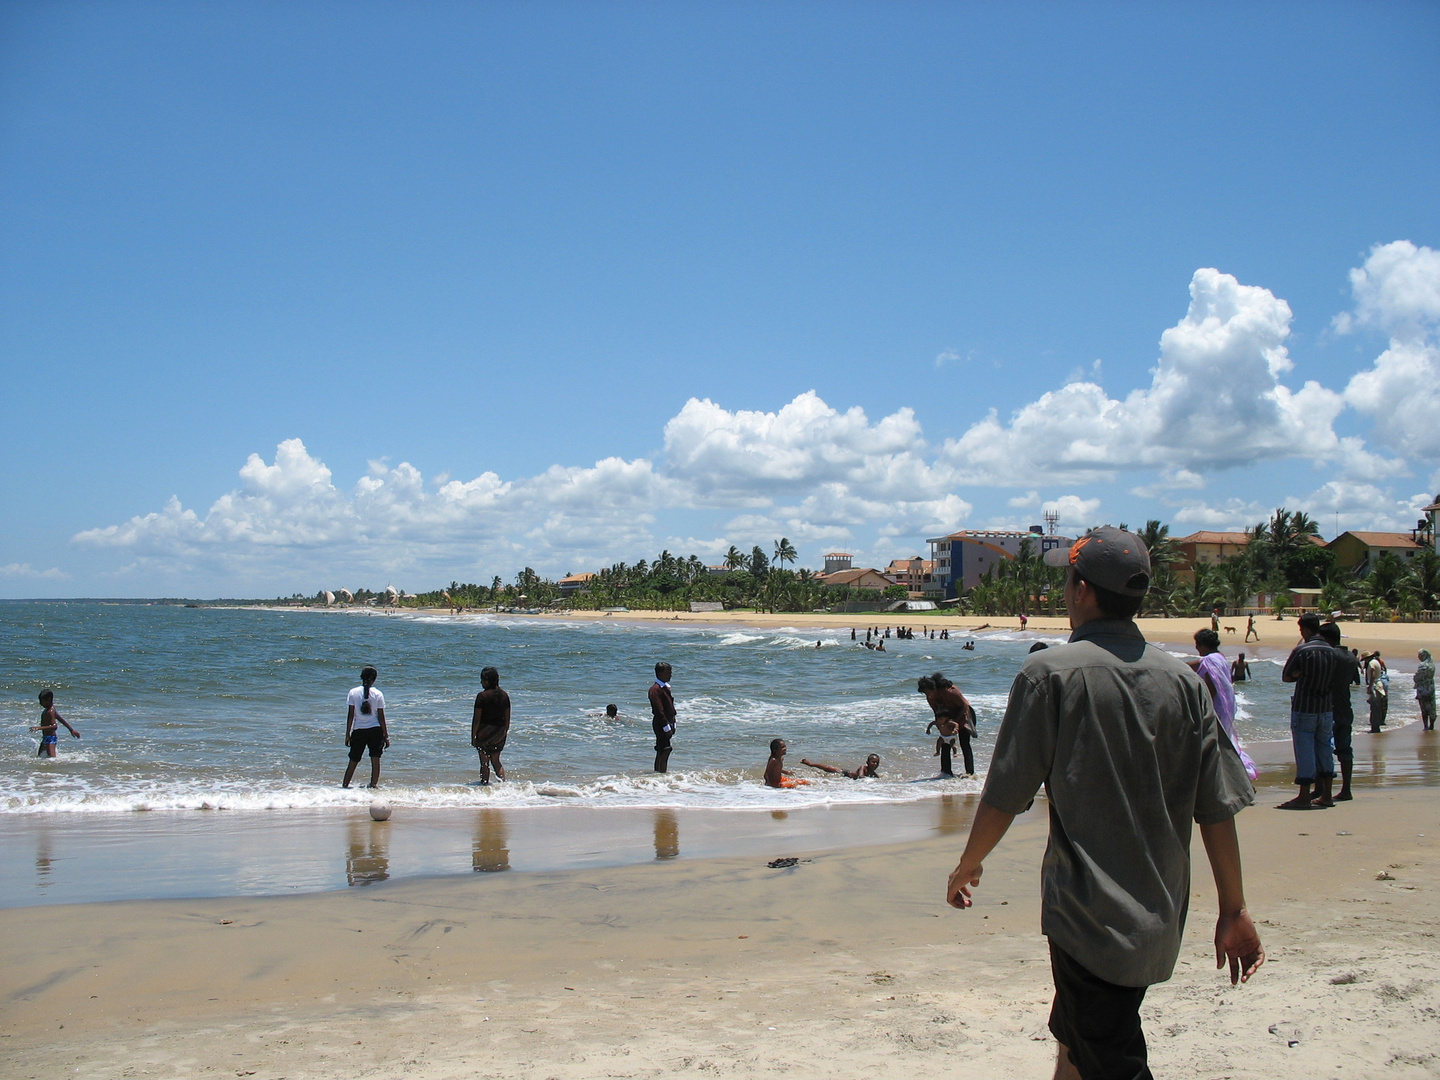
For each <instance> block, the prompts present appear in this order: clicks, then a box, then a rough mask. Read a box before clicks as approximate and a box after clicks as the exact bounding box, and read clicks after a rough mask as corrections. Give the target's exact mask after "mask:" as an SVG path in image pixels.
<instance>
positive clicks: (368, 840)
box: [345, 821, 390, 885]
mask: <svg viewBox="0 0 1440 1080" xmlns="http://www.w3.org/2000/svg"><path fill="white" fill-rule="evenodd" d="M348 843H349V846H348V848H347V850H346V852H345V880H346V881H347V882H348V883H349V884H351V885H374V884H375V883H376V882H377V881H384V880H385V879H386V878H388V877H389V876H390V851H389V843H390V823H389V822H388V821H352V822H350V832H349V838H348Z"/></svg>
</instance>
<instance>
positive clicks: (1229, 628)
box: [1225, 626, 1235, 634]
mask: <svg viewBox="0 0 1440 1080" xmlns="http://www.w3.org/2000/svg"><path fill="white" fill-rule="evenodd" d="M1225 633H1227V634H1233V633H1235V628H1234V627H1233V626H1227V627H1225Z"/></svg>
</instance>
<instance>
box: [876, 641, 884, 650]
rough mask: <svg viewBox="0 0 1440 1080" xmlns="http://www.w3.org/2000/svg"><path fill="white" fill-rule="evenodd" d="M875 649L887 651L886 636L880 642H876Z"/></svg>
mask: <svg viewBox="0 0 1440 1080" xmlns="http://www.w3.org/2000/svg"><path fill="white" fill-rule="evenodd" d="M875 651H876V652H884V651H885V639H884V638H881V639H880V640H879V641H878V642H876V644H875Z"/></svg>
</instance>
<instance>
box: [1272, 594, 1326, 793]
mask: <svg viewBox="0 0 1440 1080" xmlns="http://www.w3.org/2000/svg"><path fill="white" fill-rule="evenodd" d="M1298 625H1299V627H1300V644H1299V645H1296V646H1295V648H1294V649H1292V650H1291V651H1290V657H1289V659H1288V660H1286V661H1285V667H1284V669H1283V670H1282V671H1281V672H1280V678H1281V679H1283V680H1284V681H1285V682H1288V683H1294V684H1295V691H1294V693H1293V694H1291V696H1290V741H1291V743H1292V744H1293V746H1294V749H1295V783H1296V784H1298V785H1300V793H1299V794H1298V795H1296V796H1295V798H1293V799H1290V800H1288V801H1286V802H1283V803H1281V804H1280V807H1279V808H1280V809H1281V810H1309V809H1311V808H1312V807H1321V808H1325V807H1330V806H1334V805H1335V803H1334V801H1333V800H1332V799H1331V796H1330V788H1331V784H1332V783H1333V782H1334V780H1335V758H1334V755H1333V752H1332V750H1331V741H1330V740H1331V738H1332V737H1333V735H1334V728H1335V712H1334V706H1333V705H1332V703H1331V702H1332V691H1331V680H1332V679H1333V677H1334V675H1335V665H1336V663H1337V662H1338V658H1337V657H1336V655H1335V650H1334V649H1332V648H1331V647H1330V644H1329V643H1328V642H1327V641H1326V640H1325V639H1324V638H1322V637H1320V636H1319V634H1320V616H1319V615H1317V614H1315V612H1313V611H1307V612H1305V614H1303V615H1301V616H1300V618H1299V620H1298ZM1311 785H1314V788H1315V799H1314V801H1313V802H1312V801H1311V798H1310V788H1311Z"/></svg>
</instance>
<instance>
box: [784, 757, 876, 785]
mask: <svg viewBox="0 0 1440 1080" xmlns="http://www.w3.org/2000/svg"><path fill="white" fill-rule="evenodd" d="M800 764H801V765H808V766H810V768H812V769H819V770H820V771H821V772H823V773H831V774H833V775H836V776H848V777H849V778H850V779H851V780H864V779H867V778H868V777H877V778H878V777H879V776H880V755H879V754H871V755H870V756H869V757H867V758H866V759H865V764H863V765H860V766H858V767H857V768H854V769H841V768H837V767H836V766H834V765H826V764H825V763H824V762H823V761H811V760H810V759H809V758H803V757H802V758H801V759H800Z"/></svg>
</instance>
